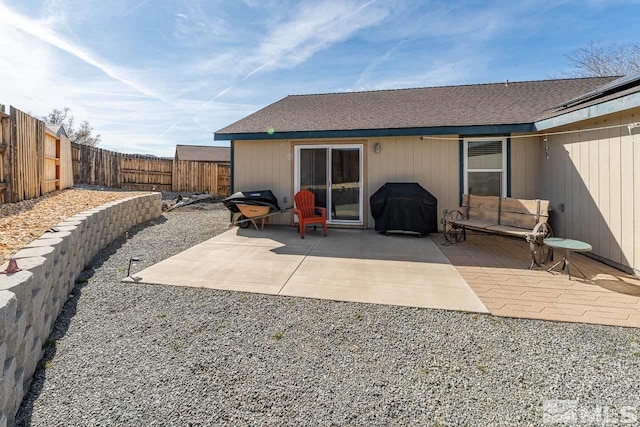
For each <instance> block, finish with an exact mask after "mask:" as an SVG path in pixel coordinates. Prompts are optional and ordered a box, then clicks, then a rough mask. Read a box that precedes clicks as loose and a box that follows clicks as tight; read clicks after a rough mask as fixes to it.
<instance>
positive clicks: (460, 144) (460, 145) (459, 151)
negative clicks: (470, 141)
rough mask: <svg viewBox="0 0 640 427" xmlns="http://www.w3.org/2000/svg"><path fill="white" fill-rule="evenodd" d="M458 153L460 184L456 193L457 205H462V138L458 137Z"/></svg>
mask: <svg viewBox="0 0 640 427" xmlns="http://www.w3.org/2000/svg"><path fill="white" fill-rule="evenodd" d="M458 154H459V156H458V157H459V158H460V174H459V175H460V177H459V178H460V185H459V190H460V191H459V195H458V206H462V194H463V193H464V139H462V138H460V139H459V142H458Z"/></svg>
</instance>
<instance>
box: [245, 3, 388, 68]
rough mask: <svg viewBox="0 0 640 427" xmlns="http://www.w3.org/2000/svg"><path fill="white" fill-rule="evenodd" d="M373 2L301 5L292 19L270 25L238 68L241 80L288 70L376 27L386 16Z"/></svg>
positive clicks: (385, 12) (384, 10)
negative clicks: (240, 69) (269, 28)
mask: <svg viewBox="0 0 640 427" xmlns="http://www.w3.org/2000/svg"><path fill="white" fill-rule="evenodd" d="M375 3H376V0H370V1H367V2H354V1H345V0H342V1H340V0H325V1H320V2H312V3H304V4H303V5H302V6H300V7H299V8H298V10H297V11H296V12H295V14H294V15H293V17H292V18H290V19H288V20H284V21H280V22H276V23H274V24H273V26H272V28H271V31H270V32H269V34H268V35H267V37H265V39H264V40H263V41H262V43H260V45H259V46H258V48H257V49H256V50H255V51H253V52H252V53H251V54H250V55H249V56H248V57H247V58H245V60H244V61H243V62H244V63H243V64H242V65H243V67H244V68H245V69H246V68H248V72H247V74H246V75H245V76H244V78H243V80H244V79H247V78H248V77H251V76H252V75H254V74H255V73H257V72H259V71H262V70H264V69H277V68H292V67H295V66H296V65H298V64H300V63H303V62H305V61H306V60H308V59H309V58H311V57H312V56H313V55H314V54H316V53H317V52H319V51H321V50H324V49H327V48H328V47H330V46H332V45H334V44H336V43H339V42H341V41H344V40H346V39H348V38H349V37H351V36H353V35H354V34H356V33H357V32H359V31H361V30H363V29H365V28H368V27H371V26H374V25H376V24H378V23H380V22H381V21H382V20H383V19H384V18H385V17H386V16H387V15H388V10H387V9H386V8H385V7H383V6H382V7H379V6H377V5H376V4H375Z"/></svg>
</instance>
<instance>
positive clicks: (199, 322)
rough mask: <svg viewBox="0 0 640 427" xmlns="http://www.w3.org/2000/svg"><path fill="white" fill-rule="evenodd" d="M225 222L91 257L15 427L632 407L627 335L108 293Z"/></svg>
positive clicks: (169, 218)
mask: <svg viewBox="0 0 640 427" xmlns="http://www.w3.org/2000/svg"><path fill="white" fill-rule="evenodd" d="M227 223H228V213H227V212H226V211H225V210H223V209H222V208H221V207H220V206H218V209H214V210H209V211H180V210H177V211H174V212H170V213H168V214H166V215H165V216H164V217H163V218H161V219H159V220H156V221H153V223H151V224H146V226H145V227H139V228H136V229H135V230H134V231H133V232H130V237H129V240H128V241H126V242H125V241H124V240H119V241H117V242H115V243H114V244H112V245H110V246H109V247H108V248H106V249H105V250H104V251H102V253H101V254H99V255H98V256H97V257H96V259H95V260H94V263H93V266H92V268H91V269H90V271H91V272H92V273H93V275H92V277H91V278H90V279H89V282H88V283H82V284H78V285H77V287H76V289H75V291H74V294H73V297H72V298H71V299H70V300H69V301H68V302H67V304H66V305H65V308H64V312H63V313H62V315H61V316H60V317H59V319H58V321H57V323H56V326H55V330H54V332H53V333H52V335H51V339H50V341H49V342H48V345H49V347H48V348H47V350H46V355H45V358H44V359H43V361H42V362H41V364H40V368H39V370H38V371H37V373H36V375H35V379H34V382H33V385H32V386H31V389H30V391H29V394H28V396H27V397H26V398H25V400H24V401H23V404H22V407H21V409H20V413H19V415H18V423H19V425H26V424H29V423H31V424H32V425H154V424H155V425H191V424H193V425H211V424H233V425H258V424H259V425H263V424H267V425H283V424H288V425H331V424H340V425H342V424H351V425H384V426H387V425H406V424H411V425H492V426H494V425H509V426H512V425H540V424H542V404H543V401H544V400H546V399H580V400H581V401H582V404H584V405H586V407H588V408H592V407H595V405H596V404H599V405H611V406H612V409H611V411H612V413H615V412H616V411H618V410H619V408H620V406H621V405H626V404H638V401H637V399H638V396H640V375H639V374H640V344H639V342H640V332H639V331H638V330H635V329H624V328H614V327H605V326H595V325H581V324H564V323H553V322H543V321H533V320H522V319H505V318H496V317H492V316H487V315H475V314H467V313H460V312H449V311H439V310H428V309H413V308H402V307H390V306H379V305H367V304H356V303H339V302H329V301H319V300H311V299H302V298H288V297H276V296H266V295H258V294H244V293H234V292H224V291H216V290H209V289H192V288H182V287H169V286H158V285H142V284H124V283H121V282H120V279H122V278H123V277H124V276H125V275H126V272H125V268H126V265H127V261H128V259H129V257H130V256H132V255H141V257H142V261H141V262H140V263H139V265H137V266H136V267H135V269H136V270H140V269H142V268H145V267H147V266H149V265H151V264H153V263H156V262H158V261H160V260H162V259H164V258H167V257H168V256H171V255H173V254H175V253H177V252H179V251H182V250H183V249H186V248H188V247H190V246H192V245H194V244H196V243H198V242H201V241H203V240H205V239H208V238H210V237H211V236H213V235H215V234H217V233H220V232H222V231H224V230H226V229H227ZM184 274H185V275H187V274H189V272H188V271H185V272H184ZM213 279H214V278H212V280H213ZM635 414H638V412H637V411H636V412H635ZM638 415H640V414H638Z"/></svg>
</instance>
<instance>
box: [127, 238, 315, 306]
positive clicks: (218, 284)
mask: <svg viewBox="0 0 640 427" xmlns="http://www.w3.org/2000/svg"><path fill="white" fill-rule="evenodd" d="M258 233H259V232H257V231H255V230H239V232H237V230H236V229H232V230H229V231H227V232H225V233H222V234H221V235H219V236H216V237H214V238H212V239H210V240H208V241H206V242H203V243H201V244H199V245H196V246H194V247H192V248H190V249H187V250H186V251H183V252H180V253H179V254H177V255H174V256H172V257H170V258H167V259H166V260H164V261H162V262H159V263H158V264H155V265H153V266H151V267H149V268H147V269H145V270H143V271H141V272H139V273H137V274H135V275H134V279H133V280H131V279H125V281H135V282H143V283H150V284H158V285H174V286H187V287H196V288H212V289H222V290H233V291H243V292H257V293H266V294H277V293H278V292H279V291H280V289H282V287H283V286H284V285H285V283H286V282H287V280H289V278H290V277H291V275H292V274H293V272H294V271H295V270H296V269H297V268H298V266H299V265H300V263H301V262H302V260H303V259H304V257H305V256H306V254H308V253H309V251H310V249H311V248H312V247H313V245H314V243H315V239H313V238H309V239H305V240H302V239H300V238H298V239H297V240H296V239H291V242H289V241H288V239H287V236H280V235H279V234H278V237H277V238H276V236H275V235H274V234H273V232H272V231H271V230H269V231H267V230H265V231H264V232H262V233H259V237H253V235H254V234H256V235H257V234H258ZM278 239H279V240H278ZM316 239H317V238H316Z"/></svg>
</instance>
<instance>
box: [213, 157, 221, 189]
mask: <svg viewBox="0 0 640 427" xmlns="http://www.w3.org/2000/svg"><path fill="white" fill-rule="evenodd" d="M215 165H216V170H215V174H214V176H215V178H214V181H213V182H214V184H213V194H214V195H216V196H217V195H218V175H219V174H220V168H219V165H218V164H217V163H215Z"/></svg>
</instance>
